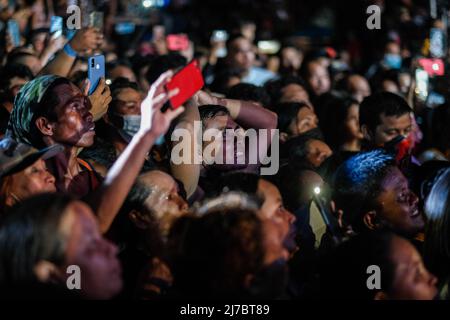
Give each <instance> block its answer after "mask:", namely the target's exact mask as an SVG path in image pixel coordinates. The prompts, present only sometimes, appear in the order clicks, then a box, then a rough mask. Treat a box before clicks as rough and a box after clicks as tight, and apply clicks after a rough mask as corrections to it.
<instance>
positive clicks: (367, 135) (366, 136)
mask: <svg viewBox="0 0 450 320" xmlns="http://www.w3.org/2000/svg"><path fill="white" fill-rule="evenodd" d="M361 132H362V133H363V136H364V139H366V140H372V132H371V131H370V130H369V128H367V126H366V125H365V124H363V125H362V126H361Z"/></svg>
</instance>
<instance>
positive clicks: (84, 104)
mask: <svg viewBox="0 0 450 320" xmlns="http://www.w3.org/2000/svg"><path fill="white" fill-rule="evenodd" d="M53 94H55V95H57V96H58V98H59V104H58V106H57V107H56V113H57V118H58V120H57V122H55V123H53V135H52V136H51V138H52V140H54V141H55V142H59V143H62V144H66V145H71V146H76V147H90V146H91V145H92V144H93V143H94V136H95V131H94V128H95V124H94V120H93V117H92V114H91V113H90V112H89V110H90V109H91V103H90V101H89V99H88V98H87V97H85V96H84V95H83V94H82V93H81V91H80V89H78V88H77V87H76V86H75V85H74V84H72V83H71V84H61V85H58V86H56V87H55V89H54V90H53Z"/></svg>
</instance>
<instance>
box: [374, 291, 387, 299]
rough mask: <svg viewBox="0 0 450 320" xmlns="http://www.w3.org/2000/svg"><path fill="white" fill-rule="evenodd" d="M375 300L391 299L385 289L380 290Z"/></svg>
mask: <svg viewBox="0 0 450 320" xmlns="http://www.w3.org/2000/svg"><path fill="white" fill-rule="evenodd" d="M373 300H389V299H388V296H387V294H386V293H385V292H384V291H378V292H377V293H376V294H375V296H374V297H373Z"/></svg>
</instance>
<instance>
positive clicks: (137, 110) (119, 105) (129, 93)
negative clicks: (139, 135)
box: [115, 88, 142, 116]
mask: <svg viewBox="0 0 450 320" xmlns="http://www.w3.org/2000/svg"><path fill="white" fill-rule="evenodd" d="M141 102H142V96H141V94H140V93H139V92H138V91H136V90H134V89H132V88H125V89H122V90H120V92H119V94H118V95H117V97H116V98H115V105H116V109H115V110H116V113H117V114H119V115H121V116H125V115H141Z"/></svg>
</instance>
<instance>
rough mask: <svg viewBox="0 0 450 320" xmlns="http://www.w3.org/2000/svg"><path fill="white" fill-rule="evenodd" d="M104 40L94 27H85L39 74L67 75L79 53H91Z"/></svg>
mask: <svg viewBox="0 0 450 320" xmlns="http://www.w3.org/2000/svg"><path fill="white" fill-rule="evenodd" d="M102 41H103V35H102V34H101V33H100V32H98V31H97V30H96V29H94V28H84V29H81V30H79V31H77V33H76V34H75V36H74V37H73V39H72V40H71V41H70V42H69V43H68V44H67V45H66V46H64V49H63V50H60V51H59V52H58V53H57V54H56V57H55V58H54V59H53V60H51V61H50V62H49V63H47V65H46V66H44V68H42V70H41V71H40V72H39V75H44V74H54V75H58V76H61V77H67V76H68V75H69V73H70V70H71V69H72V65H73V63H74V62H75V59H76V58H77V55H80V54H85V53H89V52H90V51H92V50H94V49H95V48H97V47H98V45H99V44H100V43H101V42H102Z"/></svg>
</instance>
